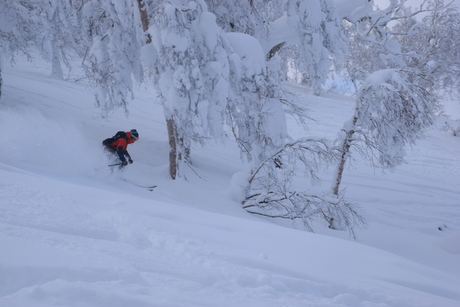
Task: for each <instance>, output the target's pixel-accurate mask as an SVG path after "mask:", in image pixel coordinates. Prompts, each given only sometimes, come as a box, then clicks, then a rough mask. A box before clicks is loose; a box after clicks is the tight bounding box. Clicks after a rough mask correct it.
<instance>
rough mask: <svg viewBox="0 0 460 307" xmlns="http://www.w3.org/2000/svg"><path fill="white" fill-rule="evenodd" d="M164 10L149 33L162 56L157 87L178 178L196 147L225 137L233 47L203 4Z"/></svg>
mask: <svg viewBox="0 0 460 307" xmlns="http://www.w3.org/2000/svg"><path fill="white" fill-rule="evenodd" d="M163 6H164V9H163V11H162V12H163V14H164V19H163V23H161V24H158V23H154V24H153V25H152V26H151V31H150V33H151V34H152V44H153V46H154V47H155V49H156V51H157V53H158V57H157V64H156V65H155V68H156V69H157V70H158V72H159V77H158V78H159V80H158V82H157V83H156V87H157V90H158V93H159V94H160V98H161V102H162V104H163V107H164V112H165V117H166V122H167V127H168V134H169V143H170V173H171V176H172V178H176V176H182V175H183V167H184V165H185V163H189V162H190V157H189V153H190V149H191V146H192V144H193V143H200V144H203V143H204V142H205V140H206V139H207V138H209V137H214V138H221V137H222V136H223V135H224V133H223V124H224V123H225V120H224V116H225V112H226V107H227V100H228V97H229V91H230V89H229V69H230V67H229V55H230V53H231V47H230V45H229V44H228V43H227V41H226V40H225V39H223V37H222V30H221V28H219V27H218V26H217V24H216V22H215V15H213V14H211V13H209V12H208V11H207V7H206V4H205V3H204V2H203V1H196V2H188V1H169V2H165V3H164V4H163Z"/></svg>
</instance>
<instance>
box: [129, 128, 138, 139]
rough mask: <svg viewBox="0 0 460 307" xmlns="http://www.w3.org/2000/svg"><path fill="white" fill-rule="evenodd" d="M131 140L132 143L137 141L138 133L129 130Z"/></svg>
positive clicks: (134, 130)
mask: <svg viewBox="0 0 460 307" xmlns="http://www.w3.org/2000/svg"><path fill="white" fill-rule="evenodd" d="M130 132H131V139H133V141H137V140H138V139H139V133H138V132H137V130H136V129H131V131H130Z"/></svg>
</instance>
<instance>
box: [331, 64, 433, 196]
mask: <svg viewBox="0 0 460 307" xmlns="http://www.w3.org/2000/svg"><path fill="white" fill-rule="evenodd" d="M425 82H426V80H425V79H424V76H420V75H417V74H414V73H413V72H411V71H408V70H402V69H400V70H396V69H387V70H379V71H377V72H375V73H373V74H371V75H370V76H369V77H368V78H367V79H366V81H365V84H364V85H363V86H362V87H361V88H360V91H359V92H358V96H357V99H356V106H355V113H354V115H353V118H352V119H351V120H350V121H349V122H347V123H346V124H345V125H344V128H343V130H342V132H341V133H342V135H341V138H339V140H338V143H339V146H338V150H339V152H340V155H341V158H340V162H339V165H338V168H337V170H336V172H335V178H334V185H333V194H335V195H339V188H340V183H341V181H342V174H343V171H344V167H345V163H346V162H347V161H348V160H349V159H350V155H351V153H352V149H353V148H356V149H357V150H359V152H361V153H362V154H363V155H364V157H365V158H368V159H369V161H371V162H372V163H373V165H376V166H381V167H383V168H386V169H392V168H394V167H396V166H398V165H399V164H401V163H403V162H404V155H405V151H404V147H405V146H406V145H412V144H414V143H415V141H416V140H417V139H419V138H420V137H421V136H422V135H423V133H424V132H425V130H426V129H427V128H428V127H430V126H431V125H432V124H433V123H434V117H435V113H436V111H438V105H437V103H436V98H435V96H434V95H432V93H430V92H428V91H427V90H426V89H425V87H424V84H425Z"/></svg>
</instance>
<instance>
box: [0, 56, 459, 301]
mask: <svg viewBox="0 0 460 307" xmlns="http://www.w3.org/2000/svg"><path fill="white" fill-rule="evenodd" d="M48 69H49V68H47V67H46V66H45V65H39V64H35V65H32V64H28V63H19V65H18V66H17V67H15V68H7V69H6V71H5V72H4V75H3V77H4V90H3V97H2V98H1V100H0V131H1V132H2V144H1V146H0V246H1V250H0V306H9V307H10V306H21V307H22V306H27V307H29V306H33V307H35V306H43V307H44V306H47V307H48V306H92V307H93V306H98V307H99V306H107V307H109V306H110V307H113V306H136V307H143V306H251V307H252V306H264V307H265V306H322V307H326V306H334V307H335V306H350V307H351V306H353V307H354V306H401V307H403V306H404V307H406V306H433V307H435V306H443V307H445V306H447V307H455V306H460V192H459V191H460V189H459V188H460V184H459V183H458V174H459V172H460V141H459V139H458V138H454V137H453V136H450V135H449V134H448V133H447V132H442V131H440V130H439V129H437V128H434V129H433V130H432V131H431V133H430V135H429V136H428V137H427V138H426V139H424V140H423V141H421V142H420V144H419V145H418V146H417V147H415V148H413V149H409V150H408V156H407V159H408V162H409V163H408V164H406V165H404V166H402V167H400V168H399V169H397V170H396V171H395V172H394V173H388V174H382V173H381V172H380V171H378V170H373V169H372V168H370V167H368V166H366V165H365V164H364V163H363V162H362V161H360V160H357V161H355V162H354V163H353V165H352V166H351V167H350V168H348V169H347V170H346V172H345V174H344V176H345V177H344V182H343V186H344V187H346V188H347V198H348V199H349V200H351V201H354V202H356V203H358V204H359V205H360V206H361V208H362V210H363V212H364V215H365V217H366V218H367V220H368V227H367V229H363V230H359V231H358V232H357V235H358V241H353V240H351V239H350V238H349V237H348V234H347V233H344V232H339V231H333V230H329V229H327V228H325V227H320V228H318V229H317V233H308V232H305V231H301V230H296V229H291V228H289V227H284V226H281V225H279V224H278V223H276V222H275V221H270V220H263V219H260V218H258V217H255V216H251V215H249V214H247V213H246V212H245V211H244V210H242V209H241V206H240V205H239V204H238V203H237V202H235V201H233V200H232V195H231V191H232V189H231V188H232V187H231V177H232V175H233V174H234V173H235V172H238V171H240V170H242V168H243V166H242V164H241V162H240V161H239V155H238V152H237V150H236V148H235V147H234V146H233V144H232V142H229V143H228V144H226V145H212V146H209V147H206V148H197V149H195V151H194V152H193V159H194V167H195V169H194V170H193V171H192V170H190V171H189V173H188V175H187V177H188V180H187V181H184V180H177V181H172V180H170V179H169V177H168V170H167V151H168V147H167V139H166V128H165V124H164V120H163V113H162V109H161V107H159V106H157V105H155V104H154V102H153V95H152V94H153V93H152V91H151V90H150V89H144V88H142V89H139V90H138V92H137V93H136V100H135V101H134V102H133V103H132V104H131V109H130V115H129V117H127V118H126V117H125V116H124V114H123V113H122V112H115V113H114V114H113V115H112V116H111V117H110V118H109V119H101V118H100V116H99V115H98V114H99V112H98V111H97V109H95V108H93V99H92V96H91V92H90V90H89V89H88V88H87V87H85V86H84V85H82V84H81V83H73V82H64V81H56V80H52V79H49V78H48V77H47V74H48ZM293 89H295V90H296V91H297V92H298V93H299V97H300V99H302V100H303V101H304V102H305V104H306V105H307V106H308V107H309V109H310V110H311V113H310V115H311V117H312V118H313V119H315V120H316V121H317V122H314V123H313V122H312V123H311V124H310V126H309V128H310V129H309V130H308V131H302V130H300V129H299V127H297V125H296V123H295V122H294V121H292V122H290V129H291V131H292V132H293V134H294V135H295V134H297V135H305V134H309V135H314V136H325V137H328V138H333V137H334V136H335V134H336V133H337V131H338V129H340V127H341V125H342V123H343V122H344V121H345V120H346V119H348V117H349V116H351V114H352V108H353V102H352V101H351V100H350V99H347V98H344V97H341V96H335V95H326V96H325V97H313V96H310V95H308V93H307V92H306V91H305V90H304V89H302V88H301V87H296V86H293ZM440 122H441V121H440ZM131 128H136V129H137V130H138V131H139V133H140V141H139V142H137V143H136V144H133V145H131V146H130V153H131V155H132V156H133V159H134V161H135V162H134V164H132V165H130V166H129V167H128V168H127V169H126V171H125V172H124V173H123V174H121V173H119V172H114V173H112V172H111V171H110V169H109V168H107V167H106V165H107V164H108V163H110V161H109V160H108V158H107V157H106V156H105V155H104V153H103V152H102V151H101V148H100V142H101V140H102V139H104V138H106V137H109V136H111V135H113V134H114V133H115V132H116V131H118V130H128V129H131ZM195 172H196V173H195ZM122 178H124V179H125V180H128V181H131V182H133V183H136V184H157V185H158V187H157V188H156V189H155V190H153V191H148V190H146V189H143V188H140V187H137V186H136V185H134V184H132V183H130V182H126V181H125V180H122ZM325 179H327V174H326V178H325ZM326 185H327V183H326Z"/></svg>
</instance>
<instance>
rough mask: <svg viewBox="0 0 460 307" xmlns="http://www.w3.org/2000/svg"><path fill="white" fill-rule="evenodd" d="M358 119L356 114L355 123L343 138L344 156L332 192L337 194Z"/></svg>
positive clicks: (342, 151) (342, 150)
mask: <svg viewBox="0 0 460 307" xmlns="http://www.w3.org/2000/svg"><path fill="white" fill-rule="evenodd" d="M357 121H358V117H357V116H356V115H355V116H354V117H353V124H352V126H351V128H350V129H349V130H347V131H346V136H345V138H344V140H343V144H342V149H341V153H342V156H341V158H340V164H339V167H338V168H337V173H336V175H335V176H336V177H335V180H334V181H335V185H334V187H333V188H332V193H333V194H334V195H337V196H338V195H339V187H340V183H341V182H342V174H343V170H344V168H345V162H347V156H348V152H349V151H350V147H351V144H352V142H353V135H354V134H355V125H356V122H357Z"/></svg>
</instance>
